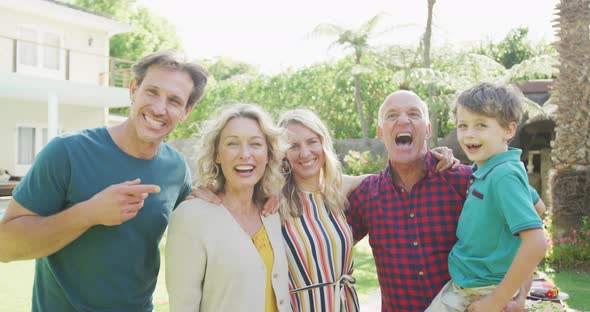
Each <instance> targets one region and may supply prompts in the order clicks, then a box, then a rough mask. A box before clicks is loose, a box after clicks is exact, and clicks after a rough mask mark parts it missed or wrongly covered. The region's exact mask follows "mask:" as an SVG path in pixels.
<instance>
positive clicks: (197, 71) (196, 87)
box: [131, 50, 209, 107]
mask: <svg viewBox="0 0 590 312" xmlns="http://www.w3.org/2000/svg"><path fill="white" fill-rule="evenodd" d="M151 66H159V67H164V68H169V69H173V70H180V71H184V72H186V73H187V74H189V75H190V76H191V79H192V80H193V90H192V92H191V94H190V95H189V98H188V101H187V103H186V107H190V106H193V105H194V104H195V103H197V102H198V101H200V100H201V99H202V98H203V95H205V87H206V86H207V77H208V76H209V73H208V72H207V69H205V67H203V66H201V65H199V64H197V63H194V62H191V61H189V60H188V58H187V56H186V55H184V54H183V53H181V52H179V51H176V50H162V51H158V52H154V53H152V54H149V55H146V56H144V57H143V58H141V59H140V60H139V61H137V62H136V63H135V64H133V66H131V74H132V75H133V79H135V81H137V85H141V82H142V81H143V78H145V75H146V73H147V71H148V69H149V68H150V67H151Z"/></svg>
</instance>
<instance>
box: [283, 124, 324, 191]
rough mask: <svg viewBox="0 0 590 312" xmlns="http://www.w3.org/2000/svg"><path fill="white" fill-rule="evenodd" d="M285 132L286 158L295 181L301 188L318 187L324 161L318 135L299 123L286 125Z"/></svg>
mask: <svg viewBox="0 0 590 312" xmlns="http://www.w3.org/2000/svg"><path fill="white" fill-rule="evenodd" d="M287 134H288V140H289V149H288V150H287V160H288V161H289V163H290V164H291V168H292V170H293V171H292V172H293V175H294V177H295V181H296V182H297V184H298V185H299V186H300V188H301V189H303V190H307V191H315V190H317V189H319V184H320V172H321V170H322V168H323V167H324V164H325V162H326V159H325V156H324V150H323V148H322V141H321V139H320V136H319V135H318V134H317V133H315V132H313V131H312V130H311V129H309V128H307V127H305V126H303V125H301V124H299V123H290V124H289V125H287Z"/></svg>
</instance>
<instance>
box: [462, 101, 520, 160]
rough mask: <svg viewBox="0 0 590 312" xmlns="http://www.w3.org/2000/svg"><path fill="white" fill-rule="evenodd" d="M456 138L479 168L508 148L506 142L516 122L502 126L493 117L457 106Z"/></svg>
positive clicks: (514, 128)
mask: <svg viewBox="0 0 590 312" xmlns="http://www.w3.org/2000/svg"><path fill="white" fill-rule="evenodd" d="M456 117H457V140H458V141H459V144H460V145H461V148H462V149H463V151H465V154H466V155H467V157H469V160H471V161H473V162H475V163H476V164H477V166H478V167H480V168H481V166H483V165H484V164H485V163H486V162H487V161H488V159H490V158H491V157H492V156H494V155H496V154H500V153H503V152H505V151H507V150H508V142H509V141H510V139H512V137H514V134H515V132H516V122H510V123H509V124H508V127H502V126H501V125H500V123H498V121H497V120H496V118H494V117H488V116H485V115H482V114H477V113H475V112H473V111H471V110H469V109H468V108H466V107H463V106H461V105H458V106H457V112H456Z"/></svg>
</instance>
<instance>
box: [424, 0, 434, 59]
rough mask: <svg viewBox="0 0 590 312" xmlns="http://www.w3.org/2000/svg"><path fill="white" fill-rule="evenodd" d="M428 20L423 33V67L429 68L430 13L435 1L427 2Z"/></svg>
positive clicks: (428, 0)
mask: <svg viewBox="0 0 590 312" xmlns="http://www.w3.org/2000/svg"><path fill="white" fill-rule="evenodd" d="M427 2H428V3H427V5H428V18H427V19H426V30H425V31H424V38H423V40H424V67H425V68H430V40H431V38H432V11H433V10H434V4H435V3H436V0H427Z"/></svg>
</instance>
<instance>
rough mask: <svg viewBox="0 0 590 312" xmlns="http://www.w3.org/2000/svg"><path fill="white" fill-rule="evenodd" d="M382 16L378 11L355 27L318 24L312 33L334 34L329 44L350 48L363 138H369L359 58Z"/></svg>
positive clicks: (367, 46) (363, 53)
mask: <svg viewBox="0 0 590 312" xmlns="http://www.w3.org/2000/svg"><path fill="white" fill-rule="evenodd" d="M383 16H384V13H379V14H377V15H375V16H373V17H372V18H370V19H369V20H368V21H366V22H364V23H363V24H362V25H361V26H360V27H358V28H356V29H349V28H344V27H342V26H338V25H333V24H320V25H318V26H316V27H315V29H314V30H313V34H316V35H330V36H336V37H337V38H338V39H336V40H335V41H334V42H332V44H331V45H330V46H334V45H340V46H342V47H344V48H345V49H352V50H353V53H354V64H355V66H354V67H353V69H352V75H353V77H354V101H355V103H356V108H357V111H358V114H359V119H360V123H361V129H362V132H363V138H364V139H365V140H366V139H368V138H369V129H368V128H367V121H366V120H365V115H364V113H363V104H362V102H361V80H360V79H361V78H360V75H361V73H363V72H365V71H366V69H365V68H363V67H362V66H361V59H362V57H363V55H365V53H366V52H367V50H369V49H370V46H369V39H370V38H372V37H373V36H375V35H377V34H376V33H375V27H376V26H377V24H378V23H379V21H380V20H381V19H382V17H383Z"/></svg>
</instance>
